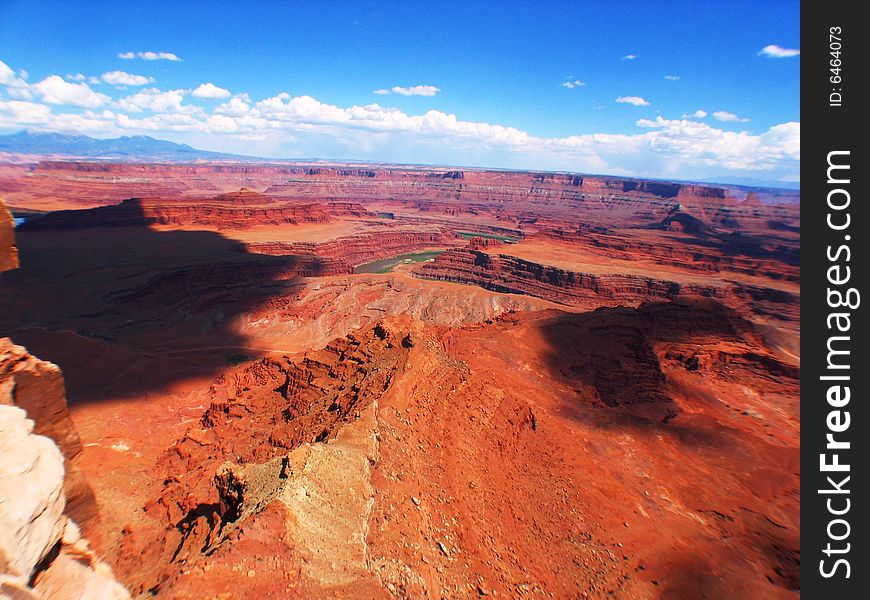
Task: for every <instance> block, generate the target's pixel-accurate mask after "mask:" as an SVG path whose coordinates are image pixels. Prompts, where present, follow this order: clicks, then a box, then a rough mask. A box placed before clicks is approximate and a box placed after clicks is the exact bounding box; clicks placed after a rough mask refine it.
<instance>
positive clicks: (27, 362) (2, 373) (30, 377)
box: [0, 338, 97, 530]
mask: <svg viewBox="0 0 870 600" xmlns="http://www.w3.org/2000/svg"><path fill="white" fill-rule="evenodd" d="M0 405H11V406H17V407H19V408H22V409H24V410H25V411H26V412H27V416H28V418H30V419H32V420H33V422H34V423H35V429H34V431H35V433H36V434H37V435H42V436H46V437H48V438H50V439H52V440H54V443H55V444H57V447H58V448H60V451H61V453H62V454H63V458H64V468H65V471H66V477H65V478H64V480H63V481H64V493H65V496H66V514H68V515H69V516H70V517H72V518H73V519H75V520H76V521H77V522H78V523H79V524H80V525H82V526H83V527H84V528H85V529H86V530H87V529H89V528H90V525H91V522H92V521H93V520H94V519H96V517H97V505H96V501H95V500H94V495H93V492H92V491H91V488H90V486H89V485H88V482H87V480H86V479H85V478H84V475H82V472H81V469H80V468H79V462H80V460H81V452H82V445H81V442H80V440H79V435H78V432H76V429H75V427H74V426H73V422H72V419H71V418H70V415H69V408H68V407H67V401H66V392H65V386H64V379H63V374H62V373H61V371H60V369H59V368H58V367H57V365H54V364H52V363H50V362H47V361H44V360H40V359H38V358H36V357H34V356H32V355H31V354H30V353H29V352H28V351H27V349H26V348H24V347H23V346H18V345H16V344H13V343H12V341H11V340H10V339H9V338H0Z"/></svg>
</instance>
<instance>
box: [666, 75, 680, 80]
mask: <svg viewBox="0 0 870 600" xmlns="http://www.w3.org/2000/svg"><path fill="white" fill-rule="evenodd" d="M665 79H667V80H668V81H679V80H680V76H679V75H665Z"/></svg>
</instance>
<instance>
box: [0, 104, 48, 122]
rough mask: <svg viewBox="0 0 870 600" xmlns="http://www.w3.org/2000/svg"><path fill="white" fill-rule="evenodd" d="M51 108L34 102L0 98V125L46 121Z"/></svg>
mask: <svg viewBox="0 0 870 600" xmlns="http://www.w3.org/2000/svg"><path fill="white" fill-rule="evenodd" d="M50 116H51V108H49V107H48V106H46V105H45V104H38V103H36V102H23V101H21V100H7V101H3V100H0V127H20V126H27V125H40V124H43V123H46V122H48V120H49V117H50Z"/></svg>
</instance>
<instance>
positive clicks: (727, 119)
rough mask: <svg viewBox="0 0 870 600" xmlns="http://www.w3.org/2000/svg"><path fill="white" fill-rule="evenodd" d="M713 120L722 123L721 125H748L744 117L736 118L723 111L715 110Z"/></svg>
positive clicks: (732, 114)
mask: <svg viewBox="0 0 870 600" xmlns="http://www.w3.org/2000/svg"><path fill="white" fill-rule="evenodd" d="M713 118H714V119H716V120H717V121H722V122H723V123H748V122H749V119H747V118H745V117H738V116H737V115H735V114H734V113H730V112H728V111H724V110H717V111H716V112H714V113H713Z"/></svg>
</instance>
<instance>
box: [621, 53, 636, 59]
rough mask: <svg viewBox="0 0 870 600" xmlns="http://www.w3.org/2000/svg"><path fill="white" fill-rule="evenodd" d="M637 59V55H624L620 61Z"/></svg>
mask: <svg viewBox="0 0 870 600" xmlns="http://www.w3.org/2000/svg"><path fill="white" fill-rule="evenodd" d="M635 59H637V54H626V55H625V56H623V57H622V60H635Z"/></svg>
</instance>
